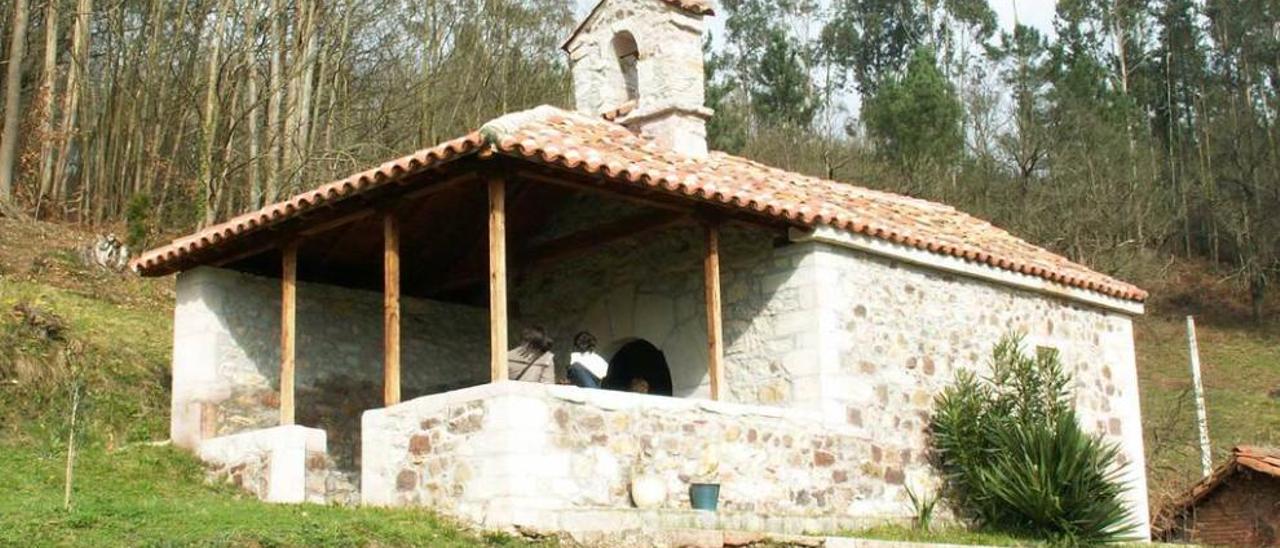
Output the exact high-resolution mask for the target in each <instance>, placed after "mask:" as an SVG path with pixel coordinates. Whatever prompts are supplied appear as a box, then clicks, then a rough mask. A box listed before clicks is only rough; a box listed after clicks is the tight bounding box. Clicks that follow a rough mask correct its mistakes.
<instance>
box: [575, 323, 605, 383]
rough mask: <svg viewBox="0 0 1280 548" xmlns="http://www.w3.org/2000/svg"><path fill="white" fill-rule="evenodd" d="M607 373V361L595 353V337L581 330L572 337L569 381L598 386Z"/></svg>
mask: <svg viewBox="0 0 1280 548" xmlns="http://www.w3.org/2000/svg"><path fill="white" fill-rule="evenodd" d="M608 373H609V362H607V361H605V359H604V358H602V357H600V355H599V354H597V353H596V337H595V335H592V334H591V333H588V332H586V331H583V332H581V333H578V334H577V335H575V336H574V337H573V353H572V354H570V355H569V371H568V376H569V382H570V383H572V384H573V385H574V386H578V387H582V388H600V382H601V380H602V379H604V377H605V375H607V374H608Z"/></svg>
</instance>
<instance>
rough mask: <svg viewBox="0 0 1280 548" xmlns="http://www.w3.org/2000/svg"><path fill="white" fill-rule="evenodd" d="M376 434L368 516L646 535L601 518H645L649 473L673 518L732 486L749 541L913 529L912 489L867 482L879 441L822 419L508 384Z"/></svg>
mask: <svg viewBox="0 0 1280 548" xmlns="http://www.w3.org/2000/svg"><path fill="white" fill-rule="evenodd" d="M364 428H365V432H366V434H365V437H364V453H365V454H364V463H365V466H364V470H363V477H362V496H363V501H364V502H365V503H366V504H373V505H380V506H427V507H431V508H435V509H438V510H440V511H443V512H445V513H448V514H452V515H455V516H457V517H460V518H462V519H466V520H468V521H471V522H473V523H477V524H482V525H484V526H486V527H491V528H509V527H512V526H526V527H533V528H536V529H541V530H568V531H580V530H589V529H601V530H612V529H618V528H627V527H638V526H639V525H638V523H639V520H640V519H641V518H640V516H638V515H634V514H632V515H627V514H612V513H608V512H600V511H606V510H625V509H631V508H632V502H631V498H630V491H629V485H630V481H631V478H632V474H633V473H635V472H637V471H640V472H642V473H651V474H655V475H656V476H657V477H659V478H660V479H661V480H662V481H663V483H664V484H665V485H666V487H667V496H666V498H665V500H663V501H662V502H661V504H660V505H659V508H660V509H661V510H663V511H666V512H670V513H672V514H673V515H679V513H680V512H681V511H683V510H688V509H689V507H690V504H689V495H688V489H689V484H690V482H692V481H699V480H704V481H705V480H710V481H713V482H718V483H720V484H721V494H720V505H721V514H722V516H733V517H734V518H735V519H734V520H733V523H736V524H738V527H741V528H745V529H748V530H766V529H772V530H777V531H786V530H794V531H795V532H800V531H802V530H807V531H810V532H817V531H832V532H834V531H838V530H841V529H843V528H850V527H855V526H857V525H858V524H866V523H868V521H867V520H866V518H867V517H876V518H881V519H894V518H897V519H901V518H903V517H906V516H909V515H910V507H909V505H907V504H906V502H905V499H903V498H902V497H901V492H900V489H897V488H894V487H893V486H891V485H887V484H886V483H885V482H883V481H881V479H880V478H878V477H874V476H871V475H867V474H863V473H862V472H861V470H862V469H863V468H864V467H866V466H867V464H868V463H869V462H870V461H871V459H872V455H871V451H872V445H871V444H870V443H869V440H868V439H866V438H864V437H863V436H862V435H861V434H860V433H858V432H857V430H856V429H854V428H851V427H850V426H848V425H845V424H841V423H829V422H824V421H823V420H822V419H821V417H820V415H819V413H817V412H816V411H808V410H798V409H782V408H778V407H770V406H750V405H739V404H729V403H721V402H706V401H696V400H681V399H675V398H662V397H657V396H647V395H637V394H626V393H618V392H608V391H599V390H584V389H579V388H575V387H568V386H549V385H535V384H528V383H512V382H506V383H500V384H495V385H486V386H481V387H475V388H470V389H466V390H462V391H459V392H453V393H449V394H440V395H436V396H428V397H424V398H420V399H417V400H414V401H410V402H406V403H403V404H401V405H398V406H394V407H391V408H388V409H379V410H372V411H369V412H367V413H365V415H364ZM708 472H710V473H712V474H713V475H711V476H703V474H705V473H708ZM870 506H874V507H878V508H882V509H883V510H882V511H880V512H879V513H877V514H875V515H870V514H868V513H867V511H866V509H867V508H868V507H870Z"/></svg>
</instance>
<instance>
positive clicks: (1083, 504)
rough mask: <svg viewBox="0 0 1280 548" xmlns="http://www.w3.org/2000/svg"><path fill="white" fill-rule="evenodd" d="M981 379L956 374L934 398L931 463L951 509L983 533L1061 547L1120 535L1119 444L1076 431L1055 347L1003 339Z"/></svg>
mask: <svg viewBox="0 0 1280 548" xmlns="http://www.w3.org/2000/svg"><path fill="white" fill-rule="evenodd" d="M991 366H992V374H991V376H990V377H989V378H979V377H977V376H976V375H974V374H972V373H970V372H967V371H960V372H957V374H956V381H955V384H954V385H952V386H951V387H949V388H947V389H946V390H944V391H943V393H942V394H941V395H939V396H938V399H937V402H936V403H937V405H936V409H937V410H936V411H935V413H934V416H933V420H932V425H931V429H932V434H933V441H932V443H933V450H934V457H935V460H936V464H937V465H938V467H939V468H940V470H941V472H942V474H943V477H944V478H945V480H946V482H947V496H948V498H950V500H951V502H952V505H953V506H954V507H955V509H956V511H957V512H959V513H960V514H961V515H963V516H964V517H967V518H969V519H972V520H974V521H976V522H978V523H979V524H980V525H981V526H983V527H984V528H987V529H991V530H995V531H1001V532H1005V533H1011V534H1016V535H1030V536H1035V537H1039V538H1044V539H1048V540H1052V541H1054V542H1061V543H1066V544H1079V543H1087V544H1094V543H1102V542H1117V541H1123V540H1128V539H1129V538H1130V537H1132V536H1133V533H1134V527H1135V526H1134V524H1133V520H1132V519H1131V516H1130V514H1129V511H1128V510H1127V509H1126V508H1125V505H1124V503H1123V500H1122V495H1123V492H1124V487H1123V486H1122V484H1121V483H1120V474H1121V472H1122V467H1121V466H1120V465H1119V461H1118V457H1119V449H1118V448H1117V447H1116V446H1115V445H1114V444H1110V443H1107V442H1105V441H1103V440H1102V439H1100V438H1098V437H1095V436H1091V435H1089V434H1087V433H1085V432H1084V431H1083V430H1082V429H1081V428H1080V425H1079V422H1078V421H1077V419H1076V415H1075V412H1074V411H1073V410H1072V409H1071V405H1070V402H1071V399H1070V393H1069V390H1068V385H1069V384H1070V377H1069V375H1067V374H1066V372H1065V371H1063V369H1062V364H1061V362H1060V361H1059V359H1058V355H1057V352H1054V351H1051V350H1043V351H1040V352H1038V353H1037V355H1036V356H1035V357H1031V356H1028V355H1027V354H1026V352H1025V351H1024V350H1023V345H1022V338H1021V337H1019V336H1014V335H1011V336H1008V337H1006V338H1005V339H1003V340H1002V341H1001V342H1000V343H999V344H997V345H996V347H995V349H994V350H993V352H992V360H991Z"/></svg>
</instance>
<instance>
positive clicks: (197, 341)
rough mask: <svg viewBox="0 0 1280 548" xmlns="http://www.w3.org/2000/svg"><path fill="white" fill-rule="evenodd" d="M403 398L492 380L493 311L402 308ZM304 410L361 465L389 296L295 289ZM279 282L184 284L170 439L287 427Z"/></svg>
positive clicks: (336, 451) (236, 276) (208, 275)
mask: <svg viewBox="0 0 1280 548" xmlns="http://www.w3.org/2000/svg"><path fill="white" fill-rule="evenodd" d="M402 317H403V320H402V321H403V327H402V354H403V357H402V363H403V365H402V367H403V370H402V373H401V375H402V383H403V384H402V386H403V391H404V394H405V396H406V397H407V398H412V397H416V396H420V395H423V394H430V393H436V392H441V391H445V390H451V389H456V388H461V387H465V386H471V385H474V384H479V383H481V382H486V381H487V380H488V368H487V367H486V366H485V364H486V363H487V361H488V339H487V333H488V328H487V325H488V324H487V321H488V319H487V312H486V311H485V310H482V309H473V308H468V307H462V306H455V305H448V304H443V303H436V302H430V301H422V300H416V299H405V300H404V302H403V304H402ZM297 318H298V327H297V329H298V340H297V349H298V354H297V392H296V394H297V410H298V421H299V423H301V424H306V425H309V426H315V427H317V428H322V429H325V430H327V431H328V433H329V447H330V453H331V454H332V455H333V457H334V459H335V460H336V461H337V462H338V464H339V465H341V466H342V467H343V468H348V469H350V468H353V467H354V466H356V465H357V464H358V459H357V455H356V453H357V451H356V448H357V447H358V446H359V420H360V419H359V417H360V413H361V412H363V411H364V410H365V409H369V408H373V407H381V406H382V295H381V294H380V293H374V292H368V291H356V290H350V289H344V288H339V287H333V286H326V285H318V284H307V283H303V284H299V288H298V311H297ZM279 326H280V282H279V280H276V279H269V278H260V277H255V276H249V275H246V274H240V273H237V272H232V271H226V270H217V269H211V268H200V269H196V270H192V271H190V272H186V273H183V274H181V275H180V276H179V277H178V306H177V310H176V311H175V330H174V331H175V334H174V339H175V340H174V385H173V386H174V400H173V407H174V409H173V425H172V430H173V439H174V440H175V441H176V442H177V443H179V444H182V445H185V446H188V447H194V446H195V442H198V441H199V440H201V439H206V438H212V437H218V436H225V435H228V434H234V433H237V432H245V431H250V430H255V429H259V428H267V427H271V426H275V425H276V424H278V421H279V415H278V410H279V392H278V387H279V368H280V366H279V363H280V358H279V345H280V343H279V337H280V336H279V333H280V327H279Z"/></svg>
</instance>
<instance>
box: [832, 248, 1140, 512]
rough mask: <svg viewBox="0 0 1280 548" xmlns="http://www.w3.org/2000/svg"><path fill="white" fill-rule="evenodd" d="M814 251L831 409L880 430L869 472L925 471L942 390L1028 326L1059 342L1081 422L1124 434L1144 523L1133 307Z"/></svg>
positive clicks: (1044, 343) (1119, 437)
mask: <svg viewBox="0 0 1280 548" xmlns="http://www.w3.org/2000/svg"><path fill="white" fill-rule="evenodd" d="M812 261H813V263H812V264H813V265H814V268H815V269H816V273H817V274H816V275H817V278H818V279H819V280H822V282H821V283H820V284H819V291H820V294H819V296H818V300H819V302H821V303H823V308H822V311H821V314H820V316H819V318H818V321H819V323H820V329H819V330H818V331H817V332H816V333H815V337H816V341H815V343H816V351H817V352H818V354H819V361H820V363H821V365H820V369H821V376H822V378H823V382H822V383H821V387H822V388H821V391H822V392H821V399H822V401H823V407H824V414H825V415H826V416H827V417H828V418H833V419H834V418H838V417H843V419H844V420H845V422H847V423H848V424H849V425H850V426H851V427H853V428H855V429H856V430H858V431H859V432H862V433H863V434H864V435H865V436H867V437H868V438H869V439H871V440H872V444H873V445H872V448H871V450H872V452H873V455H874V456H875V458H873V459H872V462H871V463H869V464H868V465H867V466H866V467H864V468H863V471H864V472H865V473H868V474H871V475H873V476H879V477H884V478H885V479H886V481H888V480H889V479H890V476H891V474H892V476H893V478H894V479H896V478H897V477H898V474H900V472H901V471H903V470H905V471H906V472H907V473H908V474H912V473H920V474H927V473H928V470H929V466H928V463H927V460H926V457H927V455H926V454H925V450H926V448H927V447H928V440H927V435H926V429H927V426H928V421H929V417H930V415H931V413H932V410H933V400H934V396H936V395H937V394H938V393H939V392H940V391H941V390H942V389H943V388H944V387H946V386H947V385H949V384H950V383H951V382H952V381H953V380H954V375H955V372H956V370H958V369H968V370H972V371H977V372H979V373H984V372H989V371H990V367H989V358H990V355H991V350H992V348H993V347H994V346H995V344H996V343H997V342H999V340H1000V339H1001V338H1002V337H1003V336H1005V335H1007V334H1009V333H1014V332H1016V333H1023V334H1025V335H1026V345H1027V347H1028V350H1029V351H1032V352H1034V351H1036V348H1037V347H1049V348H1053V349H1056V350H1057V351H1058V352H1059V354H1060V356H1061V359H1062V363H1063V364H1064V366H1065V367H1066V369H1067V371H1068V372H1070V373H1071V374H1072V375H1073V376H1074V379H1075V385H1074V386H1073V387H1072V388H1073V390H1074V392H1075V403H1076V408H1077V410H1078V412H1079V416H1080V418H1081V420H1082V421H1083V423H1084V424H1083V426H1084V427H1085V428H1086V429H1087V430H1089V431H1092V432H1097V433H1099V434H1102V435H1103V436H1104V437H1106V438H1108V439H1110V440H1112V441H1114V442H1116V443H1118V444H1120V446H1121V448H1122V449H1123V453H1124V457H1125V460H1126V461H1127V464H1128V473H1127V482H1128V483H1129V485H1130V491H1129V498H1130V503H1131V507H1132V509H1133V511H1134V515H1135V517H1136V518H1138V519H1139V520H1140V521H1141V522H1142V523H1143V524H1145V523H1146V521H1147V519H1148V511H1147V497H1146V479H1145V464H1144V462H1145V461H1144V456H1143V445H1142V423H1141V414H1140V411H1139V403H1138V402H1139V398H1138V381H1137V369H1136V361H1135V355H1134V340H1133V328H1132V324H1131V319H1130V317H1129V316H1127V315H1125V314H1122V313H1118V312H1110V311H1106V310H1103V309H1101V308H1099V307H1095V306H1090V305H1084V304H1079V303H1076V302H1074V301H1069V300H1066V299H1063V298H1060V297H1055V296H1049V295H1044V294H1040V293H1033V292H1030V291H1026V290H1021V289H1014V288H1010V287H1008V286H1004V285H999V284H995V283H992V282H988V281H982V280H976V279H973V278H970V277H965V276H959V275H953V274H947V273H942V272H939V271H933V270H929V269H926V268H923V267H918V266H913V265H909V264H905V263H902V262H898V261H895V260H891V259H886V258H882V257H879V256H875V255H870V254H867V253H864V252H860V251H855V250H851V249H847V248H843V247H836V246H831V245H828V244H818V247H817V248H816V250H815V253H814V256H813V257H812ZM1146 529H1147V527H1146V526H1145V525H1144V526H1143V528H1142V530H1146Z"/></svg>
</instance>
